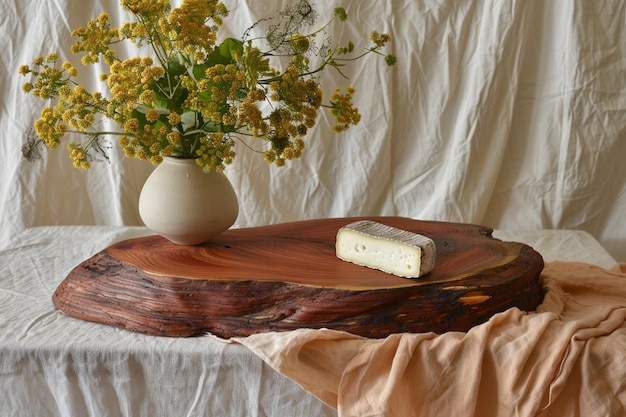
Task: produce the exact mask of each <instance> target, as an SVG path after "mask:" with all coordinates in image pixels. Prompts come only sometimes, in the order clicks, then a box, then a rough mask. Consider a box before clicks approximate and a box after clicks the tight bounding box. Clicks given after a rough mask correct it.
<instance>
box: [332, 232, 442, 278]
mask: <svg viewBox="0 0 626 417" xmlns="http://www.w3.org/2000/svg"><path fill="white" fill-rule="evenodd" d="M335 251H336V254H337V257H338V258H339V259H342V260H344V261H347V262H352V263H354V264H357V265H361V266H367V267H369V268H373V269H378V270H380V271H383V272H387V273H389V274H393V275H398V276H401V277H406V278H418V277H420V276H422V275H424V274H426V273H428V272H430V271H432V270H433V268H434V267H435V257H436V248H435V242H434V241H433V240H432V239H430V238H428V237H426V236H423V235H420V234H417V233H413V232H409V231H407V230H402V229H398V228H395V227H391V226H387V225H385V224H381V223H378V222H375V221H371V220H360V221H357V222H354V223H350V224H349V225H347V226H344V227H342V228H341V229H339V231H338V232H337V241H336V243H335Z"/></svg>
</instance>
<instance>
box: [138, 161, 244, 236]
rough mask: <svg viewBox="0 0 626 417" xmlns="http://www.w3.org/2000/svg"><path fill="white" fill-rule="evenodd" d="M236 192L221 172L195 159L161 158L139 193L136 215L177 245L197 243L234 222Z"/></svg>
mask: <svg viewBox="0 0 626 417" xmlns="http://www.w3.org/2000/svg"><path fill="white" fill-rule="evenodd" d="M238 212H239V204H238V202H237V195H236V194H235V191H234V190H233V187H232V185H231V184H230V181H229V180H228V178H227V177H226V175H224V174H223V173H221V172H204V171H203V170H202V167H200V166H199V165H198V164H196V161H195V159H178V158H164V159H163V162H162V163H161V164H159V165H158V166H157V167H156V169H155V170H154V171H153V172H152V174H150V176H149V177H148V179H147V180H146V183H145V184H144V186H143V188H142V190H141V194H140V195H139V215H140V216H141V219H142V220H143V222H144V224H145V225H146V226H147V227H148V228H149V229H150V230H152V231H153V232H155V233H157V234H159V235H161V236H163V237H165V238H166V239H168V240H170V241H172V242H174V243H176V244H179V245H198V244H200V243H203V242H206V241H207V240H209V239H211V238H212V237H214V236H216V235H218V234H220V233H222V232H223V231H225V230H227V229H228V228H229V227H231V226H232V225H233V223H235V220H236V219H237V214H238Z"/></svg>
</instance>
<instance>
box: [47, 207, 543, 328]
mask: <svg viewBox="0 0 626 417" xmlns="http://www.w3.org/2000/svg"><path fill="white" fill-rule="evenodd" d="M360 219H362V218H339V219H325V220H311V221H302V222H294V223H285V224H279V225H273V226H263V227H254V228H245V229H231V230H228V231H226V232H224V233H222V234H221V235H219V236H218V237H216V238H214V239H213V240H211V241H210V242H208V243H205V244H202V245H198V246H179V245H175V244H173V243H171V242H169V241H167V240H165V239H164V238H162V237H160V236H149V237H144V238H138V239H131V240H126V241H123V242H119V243H117V244H115V245H112V246H110V247H109V248H107V249H105V250H103V251H102V252H100V253H98V254H96V255H94V256H93V257H91V258H90V259H87V260H86V261H84V262H83V263H81V264H80V265H78V266H77V267H76V268H75V269H73V270H72V271H71V273H70V274H69V275H68V276H67V278H66V279H65V280H64V281H63V282H62V283H61V285H60V286H59V287H58V288H57V290H56V292H55V293H54V295H53V302H54V304H55V306H56V307H57V308H58V309H59V310H60V311H62V312H63V313H65V314H67V315H69V316H73V317H77V318H80V319H84V320H89V321H94V322H99V323H105V324H109V325H113V326H119V327H123V328H126V329H129V330H133V331H137V332H142V333H148V334H152V335H161V336H175V337H182V336H192V335H197V334H202V333H207V332H210V333H212V334H215V335H217V336H221V337H225V338H228V337H233V336H247V335H250V334H253V333H258V332H265V331H284V330H292V329H297V328H302V327H306V328H323V327H325V328H331V329H337V330H344V331H348V332H351V333H354V334H358V335H362V336H367V337H373V338H379V337H385V336H387V335H389V334H391V333H399V332H431V331H432V332H437V333H442V332H446V331H451V330H459V331H466V330H468V329H469V328H471V327H472V326H474V325H476V324H479V323H482V322H484V321H486V320H487V319H489V318H490V317H491V316H492V315H493V314H495V313H497V312H500V311H504V310H506V309H508V308H510V307H518V308H520V309H522V310H534V309H535V308H536V307H537V305H539V303H540V302H541V301H542V299H543V293H542V288H541V284H540V282H539V274H540V272H541V270H542V269H543V259H542V258H541V255H539V254H538V253H537V252H535V251H534V250H533V249H532V248H530V247H529V246H526V245H524V244H521V243H514V242H502V241H500V240H497V239H494V238H492V237H491V232H492V230H491V229H489V228H486V227H482V226H476V225H469V224H459V223H444V222H427V221H417V220H411V219H407V218H399V217H368V219H371V220H375V221H378V222H380V223H384V224H387V225H390V226H394V227H398V228H401V229H405V230H409V231H412V232H416V233H420V234H423V235H426V236H429V237H430V238H431V239H433V240H434V241H435V244H436V247H437V258H436V265H435V269H434V270H433V271H432V272H430V273H429V274H427V275H425V276H423V277H421V278H417V279H407V278H400V277H397V276H394V275H390V274H386V273H384V272H380V271H377V270H374V269H370V268H366V267H362V266H358V265H354V264H352V263H348V262H344V261H342V260H340V259H338V258H337V257H336V256H335V239H336V234H337V231H338V230H339V228H341V227H342V226H345V225H347V224H349V223H351V222H353V221H356V220H360Z"/></svg>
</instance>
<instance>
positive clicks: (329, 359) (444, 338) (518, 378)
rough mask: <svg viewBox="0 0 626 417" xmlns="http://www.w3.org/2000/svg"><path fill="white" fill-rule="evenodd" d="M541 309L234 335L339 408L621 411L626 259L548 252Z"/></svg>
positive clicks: (414, 412) (448, 412)
mask: <svg viewBox="0 0 626 417" xmlns="http://www.w3.org/2000/svg"><path fill="white" fill-rule="evenodd" d="M542 279H543V285H544V288H545V289H546V295H545V298H544V301H543V303H542V304H541V305H540V306H539V308H538V310H537V312H532V313H525V312H522V311H520V310H518V309H515V308H512V309H509V310H507V311H505V312H502V313H500V314H496V315H495V316H493V317H492V318H491V319H490V320H489V321H488V322H486V323H483V324H481V325H479V326H476V327H474V328H472V329H471V330H470V331H468V332H466V333H462V332H449V333H445V334H441V335H437V334H434V333H423V334H408V333H407V334H394V335H391V336H389V337H387V338H385V339H367V338H363V337H359V336H355V335H351V334H349V333H344V332H338V331H332V330H327V329H322V330H311V329H301V330H297V331H292V332H284V333H264V334H258V335H253V336H249V337H246V338H237V339H235V340H236V341H237V342H239V343H241V344H243V345H245V346H247V347H248V348H250V349H251V350H252V351H254V352H255V353H256V354H257V355H259V356H260V357H261V358H263V360H265V361H266V362H267V363H269V364H270V365H271V366H272V367H273V368H275V369H276V370H278V371H279V372H281V373H282V374H284V375H286V376H287V377H289V378H291V379H293V380H294V381H296V382H297V383H299V384H300V385H301V386H302V387H303V388H304V389H306V390H308V391H309V392H311V393H312V394H314V395H315V396H317V397H318V398H320V399H321V400H322V401H324V402H325V403H327V404H328V405H330V406H332V407H335V408H337V410H338V414H339V416H341V417H348V416H350V417H352V416H354V417H369V416H401V417H409V416H429V417H431V416H446V417H454V416H463V417H468V416H476V417H489V416H506V417H511V416H539V417H548V416H555V417H562V416H626V323H625V320H626V264H619V265H616V267H615V268H613V269H612V270H611V271H608V270H605V269H602V268H599V267H595V266H592V265H588V264H582V263H571V262H553V263H548V264H546V266H545V268H544V271H543V272H542Z"/></svg>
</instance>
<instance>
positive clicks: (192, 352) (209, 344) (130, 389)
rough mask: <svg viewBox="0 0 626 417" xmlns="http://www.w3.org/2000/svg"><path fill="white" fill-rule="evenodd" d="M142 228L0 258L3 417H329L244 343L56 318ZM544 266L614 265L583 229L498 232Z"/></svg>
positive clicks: (81, 231)
mask: <svg viewBox="0 0 626 417" xmlns="http://www.w3.org/2000/svg"><path fill="white" fill-rule="evenodd" d="M146 234H149V232H148V231H147V230H146V229H144V228H140V227H100V226H64V227H40V228H33V229H29V230H26V231H25V232H23V233H21V234H19V235H17V236H16V237H15V238H14V239H13V240H12V241H11V242H10V245H9V246H8V248H7V249H5V250H2V251H0V399H1V402H2V407H0V416H38V417H47V416H63V417H67V416H111V417H112V416H126V417H131V416H132V417H137V416H167V417H174V416H252V417H255V416H258V417H261V416H276V417H286V416H336V415H337V412H336V411H335V410H334V409H332V408H330V407H328V406H326V405H325V404H323V403H322V402H321V401H320V400H318V399H317V398H316V397H314V396H313V395H311V394H310V393H308V392H305V391H304V390H303V389H302V388H300V386H299V385H297V384H296V383H295V382H293V381H291V380H289V379H287V378H286V377H284V376H283V375H281V374H279V373H278V372H276V371H274V370H273V369H272V368H270V367H269V366H268V365H266V364H265V363H264V362H263V361H262V360H261V359H260V358H259V357H257V356H255V355H254V354H253V353H252V352H251V351H249V350H248V349H247V348H245V347H244V346H242V345H240V344H235V343H226V342H224V341H221V340H218V339H216V338H213V337H210V336H207V337H196V338H186V339H176V338H163V337H152V336H146V335H142V334H136V333H132V332H129V331H126V330H122V329H117V328H113V327H108V326H106V325H101V324H96V323H89V322H85V321H81V320H78V319H75V318H70V317H66V316H64V315H62V314H61V313H59V312H58V311H56V310H55V308H54V306H53V304H52V302H51V295H52V293H53V292H54V290H55V288H56V287H57V285H58V284H59V283H60V282H61V281H62V280H63V279H64V278H65V276H66V275H67V274H68V273H69V271H70V270H71V269H72V268H73V267H74V266H76V265H77V264H78V263H79V262H80V261H82V260H84V259H86V258H88V257H90V256H91V255H93V254H95V253H97V252H98V251H100V250H102V249H104V248H106V247H107V246H109V245H110V244H112V243H114V242H116V241H120V240H123V239H126V238H132V237H138V236H143V235H146ZM494 235H495V236H496V237H499V238H503V239H504V240H515V241H522V242H525V243H529V244H531V246H534V247H535V248H536V249H537V250H538V251H539V252H540V253H541V254H542V255H543V256H544V259H545V260H546V261H552V260H576V261H583V262H590V263H595V264H597V265H600V266H603V267H607V268H609V267H611V266H613V264H614V263H615V261H614V260H613V259H612V258H611V256H610V255H609V254H608V253H607V252H606V251H605V250H604V249H603V248H602V247H601V246H600V245H599V244H598V243H597V241H595V240H594V239H593V238H592V237H591V236H590V235H589V234H587V233H585V232H579V231H536V232H500V231H496V232H495V233H494Z"/></svg>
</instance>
